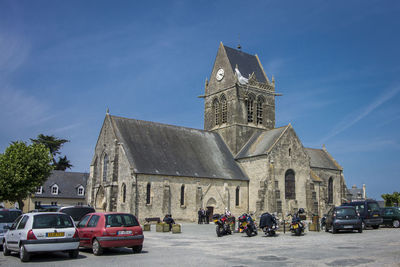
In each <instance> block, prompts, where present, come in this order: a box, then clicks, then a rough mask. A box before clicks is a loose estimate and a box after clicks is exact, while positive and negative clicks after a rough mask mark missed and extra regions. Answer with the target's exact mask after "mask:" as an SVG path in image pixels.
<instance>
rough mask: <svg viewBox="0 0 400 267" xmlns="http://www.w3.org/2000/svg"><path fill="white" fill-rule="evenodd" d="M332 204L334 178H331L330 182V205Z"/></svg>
mask: <svg viewBox="0 0 400 267" xmlns="http://www.w3.org/2000/svg"><path fill="white" fill-rule="evenodd" d="M332 203H333V179H332V177H330V178H329V181H328V204H332Z"/></svg>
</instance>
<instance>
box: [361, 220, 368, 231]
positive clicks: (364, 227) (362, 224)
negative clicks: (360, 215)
mask: <svg viewBox="0 0 400 267" xmlns="http://www.w3.org/2000/svg"><path fill="white" fill-rule="evenodd" d="M361 228H362V229H363V230H365V229H367V226H366V225H365V223H364V222H362V223H361Z"/></svg>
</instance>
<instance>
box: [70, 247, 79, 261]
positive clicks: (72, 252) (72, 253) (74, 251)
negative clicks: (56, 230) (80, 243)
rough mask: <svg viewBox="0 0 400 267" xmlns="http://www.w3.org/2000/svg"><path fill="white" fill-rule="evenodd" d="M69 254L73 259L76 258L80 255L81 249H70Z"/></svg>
mask: <svg viewBox="0 0 400 267" xmlns="http://www.w3.org/2000/svg"><path fill="white" fill-rule="evenodd" d="M68 254H69V257H70V258H71V259H76V258H78V255H79V249H76V250H71V251H68Z"/></svg>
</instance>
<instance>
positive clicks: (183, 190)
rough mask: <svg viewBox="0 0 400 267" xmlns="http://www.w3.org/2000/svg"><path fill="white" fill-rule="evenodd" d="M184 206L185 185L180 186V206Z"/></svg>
mask: <svg viewBox="0 0 400 267" xmlns="http://www.w3.org/2000/svg"><path fill="white" fill-rule="evenodd" d="M183 205H185V185H182V186H181V206H183Z"/></svg>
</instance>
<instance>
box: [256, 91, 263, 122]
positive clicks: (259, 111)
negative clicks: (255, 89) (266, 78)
mask: <svg viewBox="0 0 400 267" xmlns="http://www.w3.org/2000/svg"><path fill="white" fill-rule="evenodd" d="M263 105H264V98H263V97H261V96H259V97H258V99H257V124H262V123H263Z"/></svg>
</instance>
